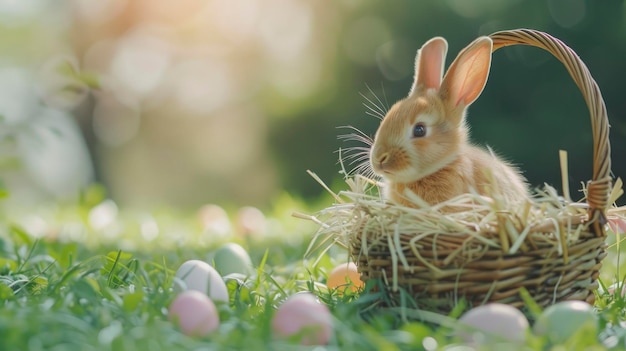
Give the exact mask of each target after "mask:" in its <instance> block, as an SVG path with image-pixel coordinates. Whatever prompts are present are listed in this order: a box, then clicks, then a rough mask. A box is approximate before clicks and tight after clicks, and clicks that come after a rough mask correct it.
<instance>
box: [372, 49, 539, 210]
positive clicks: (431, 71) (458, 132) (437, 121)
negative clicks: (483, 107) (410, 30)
mask: <svg viewBox="0 0 626 351" xmlns="http://www.w3.org/2000/svg"><path fill="white" fill-rule="evenodd" d="M492 47H493V42H492V41H491V39H490V38H489V37H480V38H478V39H476V40H474V41H473V42H472V43H471V44H470V45H468V46H467V47H466V48H465V49H463V50H462V51H461V52H460V53H459V55H458V56H457V57H456V59H455V60H454V62H453V63H452V64H451V66H450V68H449V69H448V71H447V73H446V75H445V76H443V71H444V61H445V56H446V52H447V50H448V43H447V42H446V40H445V39H444V38H441V37H435V38H433V39H431V40H429V41H428V42H426V43H425V44H424V45H423V46H422V48H421V49H420V50H419V51H418V52H417V57H416V59H415V76H414V82H413V85H412V87H411V90H410V92H409V95H408V96H407V97H406V98H404V99H402V100H400V101H398V102H396V103H395V104H394V105H393V106H392V107H391V108H390V109H389V111H388V112H387V113H386V114H385V116H384V118H383V119H382V121H381V124H380V126H379V128H378V130H377V131H376V134H375V136H374V142H373V144H372V146H371V149H370V165H371V167H372V170H373V171H374V173H376V174H377V175H378V176H380V177H382V179H383V181H384V194H383V195H384V198H385V199H386V200H390V201H391V202H393V203H398V204H401V205H404V206H408V207H418V205H417V203H416V202H415V201H412V200H411V199H410V197H407V196H406V195H405V192H406V191H407V190H410V191H412V192H413V193H415V194H416V195H418V196H419V197H420V198H421V199H422V200H424V201H425V202H426V203H428V204H430V205H435V204H438V203H441V202H444V201H446V200H448V199H451V198H453V197H456V196H458V195H461V194H463V193H468V192H471V191H475V192H477V193H478V194H480V195H485V196H490V197H492V198H494V197H496V196H498V197H499V200H500V201H504V204H506V205H507V206H508V205H510V204H514V203H520V202H521V201H524V200H525V199H527V198H528V190H527V187H528V186H527V184H526V180H525V179H524V177H523V176H522V175H521V174H520V172H519V171H518V170H517V169H516V168H515V167H513V166H512V165H510V164H509V163H507V162H505V161H503V160H501V159H500V158H499V157H497V156H496V155H495V154H493V152H491V150H489V151H487V150H485V149H482V148H479V147H476V146H474V145H472V144H470V142H469V141H468V134H469V133H468V126H467V125H466V122H465V115H466V109H467V107H468V106H469V105H470V104H472V103H473V102H474V101H475V100H476V99H477V98H478V96H479V95H480V93H481V92H482V90H483V88H484V87H485V83H486V82H487V77H488V75H489V69H490V66H491V52H492Z"/></svg>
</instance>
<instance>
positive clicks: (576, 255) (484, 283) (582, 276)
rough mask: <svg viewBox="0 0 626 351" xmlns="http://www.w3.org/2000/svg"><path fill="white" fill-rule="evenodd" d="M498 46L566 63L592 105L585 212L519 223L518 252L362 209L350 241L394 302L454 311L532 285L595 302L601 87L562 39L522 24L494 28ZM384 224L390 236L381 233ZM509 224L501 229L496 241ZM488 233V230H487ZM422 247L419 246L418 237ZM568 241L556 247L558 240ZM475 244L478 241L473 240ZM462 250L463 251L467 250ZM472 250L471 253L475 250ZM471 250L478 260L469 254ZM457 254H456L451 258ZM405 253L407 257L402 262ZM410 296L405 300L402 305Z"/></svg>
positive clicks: (603, 185)
mask: <svg viewBox="0 0 626 351" xmlns="http://www.w3.org/2000/svg"><path fill="white" fill-rule="evenodd" d="M490 37H491V38H492V39H493V43H494V46H493V50H494V51H495V50H497V49H499V48H501V47H504V46H509V45H516V44H523V45H532V46H536V47H539V48H542V49H544V50H547V51H549V52H550V53H552V54H553V55H554V56H555V57H556V58H558V59H559V60H560V61H561V62H562V63H563V64H564V65H565V67H566V68H567V70H568V72H569V73H570V75H571V76H572V78H573V79H574V81H575V82H576V84H577V85H578V87H579V89H580V91H581V92H582V94H583V96H584V99H585V101H586V103H587V106H588V108H589V112H590V114H591V122H592V133H593V142H594V153H593V157H594V159H593V179H592V180H591V181H589V183H588V184H587V189H586V190H587V193H586V199H585V201H586V203H587V204H588V206H584V207H585V208H586V209H585V210H583V215H582V216H577V217H576V218H575V219H573V220H572V221H571V222H577V223H579V225H578V226H575V228H576V229H575V230H576V233H568V232H567V231H568V230H573V229H571V228H573V227H572V226H567V225H565V224H564V223H565V222H568V220H567V219H566V220H565V221H564V222H563V221H561V223H556V222H555V221H547V222H546V224H545V225H534V226H533V227H532V228H517V230H518V233H519V232H524V235H526V237H525V243H524V244H523V247H524V249H520V250H517V251H516V252H515V253H512V254H511V253H510V251H508V252H507V251H506V250H503V248H502V247H503V246H502V245H500V247H495V248H494V247H491V246H489V245H480V244H479V245H478V246H476V245H475V246H474V247H473V249H468V247H463V246H464V245H466V244H467V241H468V240H469V239H471V238H470V235H468V234H466V233H459V232H441V233H438V234H437V235H421V233H415V232H410V233H398V232H397V231H395V232H394V230H393V228H392V227H390V226H393V223H387V224H383V225H381V221H380V219H379V218H376V216H375V215H373V214H372V211H370V210H369V209H368V208H361V209H358V204H357V205H356V207H357V208H356V209H352V210H354V211H357V213H356V214H355V213H353V214H352V216H353V218H357V217H358V218H359V220H358V221H356V222H355V223H357V224H356V225H355V227H353V229H352V234H351V235H349V237H348V240H347V245H348V247H349V250H350V255H351V257H352V259H353V260H354V261H355V262H356V263H357V266H358V269H359V271H360V273H361V278H362V280H363V281H368V280H370V279H380V281H381V282H382V283H383V284H381V285H380V286H381V287H382V289H383V290H385V291H386V292H387V293H388V294H387V296H388V297H389V299H386V301H387V304H388V305H396V306H397V305H402V304H405V303H406V299H404V298H403V297H402V295H403V294H408V296H410V297H411V298H412V299H413V300H414V301H416V303H417V307H419V308H423V309H428V310H433V311H437V312H444V313H445V312H449V311H450V310H451V309H452V308H453V307H454V306H456V305H457V304H458V302H459V301H460V300H461V299H464V300H465V301H466V302H467V303H468V304H469V305H470V306H475V305H480V304H484V303H487V302H500V303H505V304H510V305H513V306H516V307H522V306H523V305H524V301H523V300H522V298H521V296H520V290H521V289H522V288H524V289H526V290H527V291H528V292H529V294H530V296H531V297H532V298H533V299H534V300H535V301H536V303H537V304H538V305H540V306H547V305H550V304H553V303H555V302H558V301H562V300H583V301H587V302H590V303H593V301H594V293H593V291H594V290H595V289H597V287H598V282H597V279H598V276H599V270H600V267H601V262H602V259H603V258H604V257H605V256H606V251H605V249H606V244H605V238H606V233H605V224H606V210H607V208H608V207H609V204H608V201H609V194H610V191H611V186H612V184H611V183H612V181H611V177H610V146H609V140H608V119H607V113H606V108H605V105H604V102H603V100H602V96H601V94H600V90H599V89H598V86H597V85H596V82H595V81H594V80H593V78H592V77H591V75H590V74H589V71H588V69H587V67H586V66H585V65H584V63H583V62H582V61H581V60H580V59H579V57H578V56H577V55H576V53H574V51H573V50H571V49H570V48H569V47H567V46H566V45H565V44H563V43H562V42H561V41H560V40H558V39H556V38H554V37H552V36H550V35H548V34H546V33H542V32H539V31H534V30H528V29H520V30H510V31H502V32H497V33H494V34H492V35H491V36H490ZM381 228H383V231H384V232H385V233H381ZM508 228H510V227H506V226H504V227H503V226H496V227H494V228H493V231H492V233H491V234H488V235H491V236H492V237H493V240H498V238H499V237H501V231H502V230H507V229H508ZM482 235H485V234H484V233H483V234H482ZM418 237H419V238H420V239H419V245H415V240H416V238H418ZM555 240H556V241H558V242H559V243H560V244H559V245H561V246H560V247H559V249H562V250H557V249H555V244H554V242H555ZM474 241H475V240H474ZM461 251H462V252H461ZM470 251H472V252H470ZM468 252H470V253H469V254H471V256H472V257H471V258H470V259H468ZM452 256H454V259H449V258H450V257H452ZM399 257H402V260H401V261H402V262H399ZM402 301H404V302H402Z"/></svg>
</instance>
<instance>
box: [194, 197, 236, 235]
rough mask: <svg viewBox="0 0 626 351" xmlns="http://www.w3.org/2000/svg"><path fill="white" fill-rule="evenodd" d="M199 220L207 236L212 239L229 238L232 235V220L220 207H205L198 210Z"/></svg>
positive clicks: (211, 205) (212, 205) (210, 205)
mask: <svg viewBox="0 0 626 351" xmlns="http://www.w3.org/2000/svg"><path fill="white" fill-rule="evenodd" d="M198 219H199V220H200V223H201V224H202V227H203V229H204V231H205V233H206V234H207V235H210V236H211V237H212V238H223V237H227V236H228V235H229V234H230V233H231V230H232V228H231V224H230V219H229V218H228V214H227V213H226V211H225V210H224V209H223V208H221V207H220V206H218V205H214V204H208V205H204V206H202V207H201V208H200V210H198Z"/></svg>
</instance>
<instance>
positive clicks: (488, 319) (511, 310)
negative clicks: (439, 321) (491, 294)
mask: <svg viewBox="0 0 626 351" xmlns="http://www.w3.org/2000/svg"><path fill="white" fill-rule="evenodd" d="M459 322H460V326H459V329H458V330H457V332H456V334H457V335H458V336H460V337H461V338H462V339H463V340H464V341H466V342H473V343H484V342H494V341H507V342H518V343H522V342H524V341H525V340H526V332H527V330H528V326H529V325H528V320H527V319H526V317H525V316H524V314H523V313H522V312H521V311H520V310H518V309H517V308H515V307H512V306H509V305H505V304H501V303H490V304H487V305H482V306H478V307H475V308H473V309H471V310H469V311H467V312H466V313H465V314H463V315H462V316H461V318H459Z"/></svg>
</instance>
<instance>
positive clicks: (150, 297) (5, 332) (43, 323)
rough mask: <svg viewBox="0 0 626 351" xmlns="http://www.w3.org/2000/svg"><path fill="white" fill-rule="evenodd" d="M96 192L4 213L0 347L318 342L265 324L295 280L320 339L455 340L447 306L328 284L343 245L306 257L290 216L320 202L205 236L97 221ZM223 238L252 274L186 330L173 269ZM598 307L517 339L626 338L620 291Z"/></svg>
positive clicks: (162, 221) (147, 221) (363, 345)
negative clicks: (568, 325)
mask: <svg viewBox="0 0 626 351" xmlns="http://www.w3.org/2000/svg"><path fill="white" fill-rule="evenodd" d="M98 202H99V201H96V200H93V201H83V204H82V205H80V206H77V207H73V206H72V207H56V208H42V209H33V210H32V211H30V212H29V213H26V214H19V213H14V214H11V216H8V215H5V216H4V217H3V218H2V219H0V350H151V351H158V350H255V351H257V350H300V349H302V350H305V349H315V348H311V347H304V346H299V345H298V344H297V343H295V342H293V341H290V340H278V339H276V338H275V337H274V336H273V335H272V331H271V328H270V321H271V319H272V316H273V314H274V311H275V310H276V308H277V306H279V305H280V303H281V302H282V301H283V300H284V299H285V298H286V297H288V296H290V295H292V294H294V293H296V292H299V291H311V292H313V293H314V294H315V295H317V296H318V297H319V299H320V300H321V301H322V302H323V303H325V304H327V305H328V307H329V308H330V311H331V313H332V315H333V321H334V329H335V331H334V335H333V338H332V339H331V341H330V344H329V345H327V346H325V347H323V348H322V347H320V348H317V350H435V349H437V350H455V348H454V346H455V345H456V346H457V347H460V346H459V345H460V341H459V340H458V339H455V338H454V337H453V336H452V334H453V333H452V330H453V328H454V326H455V323H456V321H455V318H453V317H452V316H433V315H430V314H423V313H420V312H419V311H415V310H411V309H408V308H406V309H397V310H382V309H378V308H373V307H372V306H373V305H374V304H375V302H376V301H378V300H379V299H381V296H380V295H378V293H374V292H371V291H369V289H370V288H371V286H370V285H372V284H373V283H371V282H370V283H368V285H367V286H366V288H365V291H364V292H361V293H359V294H356V295H346V296H340V295H339V294H337V292H336V291H329V290H328V289H326V287H325V285H324V282H325V280H326V275H327V272H328V271H329V270H330V269H331V268H332V267H333V266H334V265H336V264H339V263H341V262H345V261H346V260H347V253H346V252H345V251H342V250H341V249H339V248H336V249H332V250H330V251H329V252H327V253H326V254H324V255H323V256H322V257H321V258H320V259H319V260H316V259H317V258H318V257H317V256H315V257H305V251H306V249H307V245H308V244H309V241H310V239H311V237H312V235H313V234H314V232H315V230H316V227H315V225H313V224H312V223H308V222H306V221H303V220H298V219H295V218H292V217H291V216H290V213H291V211H294V210H296V211H304V212H306V211H309V210H310V211H311V212H313V211H314V210H313V209H321V207H322V206H320V207H314V206H309V207H308V208H307V207H306V206H305V205H304V204H302V203H300V202H297V201H293V200H292V199H289V198H287V197H286V198H284V199H282V200H281V201H279V202H278V203H277V204H276V206H275V210H274V211H273V213H270V214H266V215H267V216H268V221H267V223H269V224H268V226H267V231H266V233H265V234H256V235H248V236H241V235H232V236H228V237H221V238H219V239H213V238H212V237H211V235H210V233H207V232H205V231H203V229H202V225H201V224H200V223H199V221H198V218H197V216H196V215H195V214H183V213H175V212H173V211H171V210H159V211H154V212H152V213H145V212H133V211H124V210H121V211H118V212H117V213H115V211H113V212H111V213H113V215H111V216H110V217H109V218H108V220H100V221H99V220H98V219H94V218H93V213H94V208H96V207H95V205H96V204H97V203H98ZM109 205H111V203H109ZM110 209H111V208H109V210H110ZM105 212H106V211H105ZM111 213H109V214H111ZM104 217H105V219H106V216H104ZM231 218H233V216H231ZM146 228H151V229H150V230H147V229H146ZM155 229H156V230H155ZM227 241H235V242H238V243H240V244H241V245H242V246H244V247H245V248H246V249H247V250H248V252H249V253H250V256H251V257H252V261H253V263H254V264H255V266H256V267H255V268H256V274H254V275H253V276H251V277H248V278H246V279H239V280H238V279H227V286H228V289H229V293H230V299H231V300H230V303H229V304H222V305H218V309H219V313H220V320H221V324H220V327H219V331H218V332H217V333H213V334H210V335H208V336H206V337H203V338H193V337H188V336H185V335H183V334H182V333H181V332H180V331H179V329H178V328H177V326H176V325H175V324H173V323H172V322H170V321H169V319H168V316H167V308H168V306H169V304H170V303H171V301H172V300H173V299H174V297H175V293H174V292H173V290H172V283H173V280H174V272H175V271H176V269H177V268H178V267H179V266H180V264H182V263H183V262H184V261H186V260H189V259H201V260H208V259H209V257H210V254H211V252H212V251H213V250H215V249H216V248H217V247H218V246H219V245H220V244H222V243H224V242H227ZM613 241H614V240H613ZM620 263H621V260H619V250H618V248H617V246H615V245H614V246H612V247H611V248H610V255H609V257H607V259H606V260H605V265H604V268H603V271H602V282H603V284H604V285H606V286H609V285H611V284H612V283H613V282H614V281H616V280H618V277H619V279H621V278H622V277H623V275H622V274H621V273H620V271H621V272H623V270H622V269H623V268H624V267H620ZM596 308H597V310H598V315H599V330H600V331H599V332H593V333H591V334H590V333H585V332H581V333H577V334H576V335H572V338H571V340H569V341H568V342H567V343H566V344H564V345H548V344H547V342H546V341H545V340H543V339H541V338H539V337H536V336H533V335H529V338H528V343H527V345H526V348H525V349H528V350H535V349H544V350H548V349H552V350H603V349H615V350H621V349H625V348H626V344H625V342H626V329H625V328H624V327H622V326H621V325H620V322H622V321H624V320H625V319H626V318H625V313H624V311H625V310H626V309H625V308H626V300H625V299H624V298H623V297H621V296H620V295H619V294H609V293H603V294H599V295H598V299H597V302H596ZM460 312H461V311H457V312H455V314H456V315H457V316H458V314H460ZM481 349H493V350H498V349H511V346H510V345H509V346H503V345H491V346H489V345H484V346H482V348H481ZM456 350H468V349H462V348H457V349H456Z"/></svg>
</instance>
